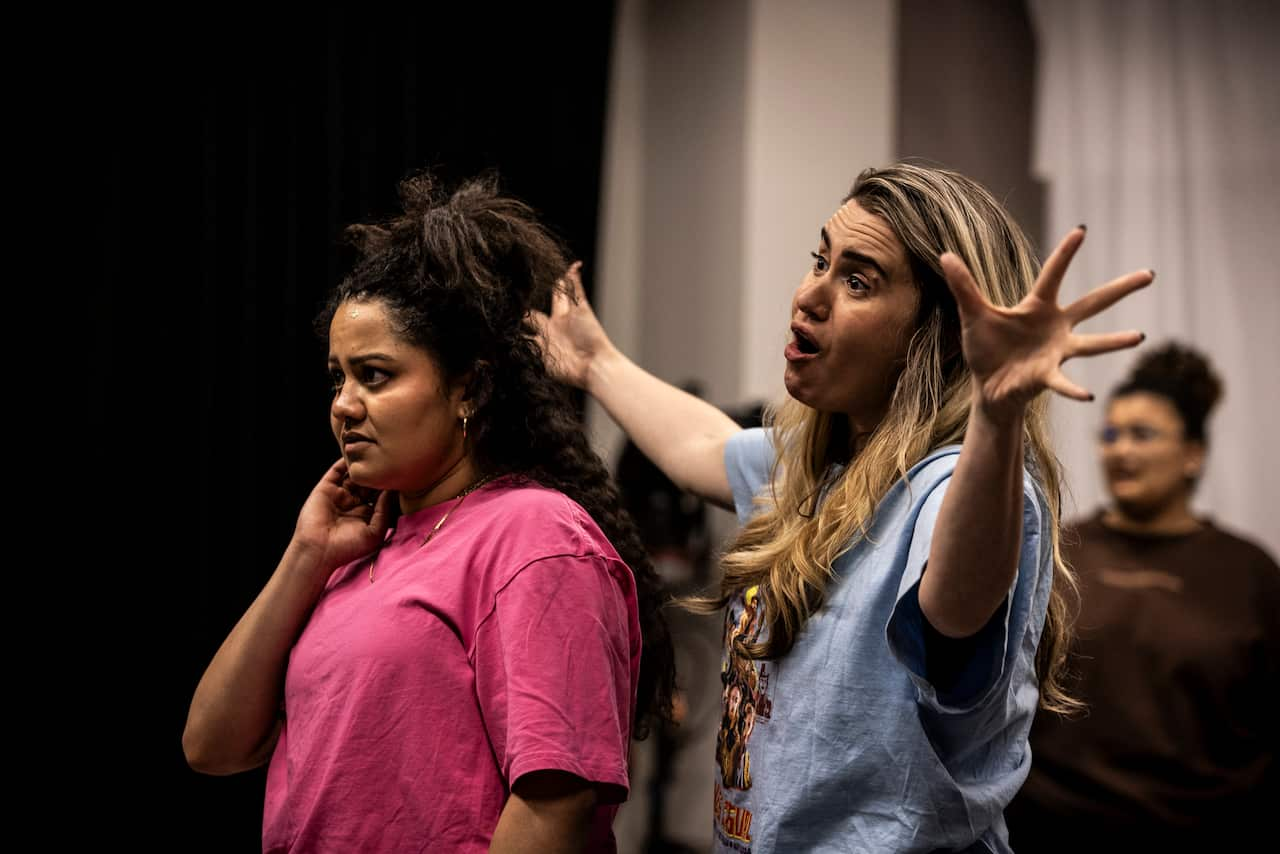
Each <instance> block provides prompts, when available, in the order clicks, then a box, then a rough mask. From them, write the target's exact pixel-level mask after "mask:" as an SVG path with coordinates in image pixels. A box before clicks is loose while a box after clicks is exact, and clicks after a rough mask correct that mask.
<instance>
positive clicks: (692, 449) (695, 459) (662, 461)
mask: <svg viewBox="0 0 1280 854" xmlns="http://www.w3.org/2000/svg"><path fill="white" fill-rule="evenodd" d="M580 266H581V265H580V264H574V265H573V266H572V267H570V268H569V272H568V273H566V274H565V284H566V288H565V290H564V291H562V292H559V293H557V294H556V297H555V301H554V303H553V305H552V310H551V315H550V316H547V315H544V314H535V315H534V321H535V322H536V323H538V324H539V325H540V327H541V328H542V330H543V334H544V340H545V344H546V352H547V366H548V368H549V370H550V371H551V373H552V375H553V376H555V377H557V378H558V379H560V380H561V381H563V382H567V383H569V384H571V385H574V386H577V387H578V388H581V389H583V390H585V391H586V392H587V393H588V394H590V395H591V396H592V397H594V398H595V399H596V400H598V401H600V404H601V405H602V406H604V408H605V411H606V412H608V413H609V415H610V417H611V418H613V420H614V421H616V422H617V423H618V426H620V427H621V428H622V429H623V430H624V431H625V432H626V434H627V435H628V436H630V437H631V440H632V441H633V442H635V443H636V446H637V447H639V448H640V450H641V451H642V452H643V453H644V454H645V455H646V456H647V457H649V459H651V460H653V462H654V463H655V464H656V465H657V466H658V468H660V469H662V471H663V472H664V473H665V474H666V475H667V477H669V478H671V480H672V481H673V482H674V483H675V484H676V485H677V486H679V487H680V488H681V489H686V490H688V491H690V492H692V493H694V494H695V495H698V496H701V497H702V498H705V499H707V500H708V501H711V502H712V503H714V504H718V505H720V506H721V507H730V508H731V507H732V506H733V492H732V491H731V489H730V488H729V478H728V475H727V474H726V473H725V468H724V445H725V442H726V441H727V440H728V439H729V437H730V436H732V435H733V434H735V433H737V432H738V431H739V430H741V429H742V428H740V427H739V426H738V424H737V423H736V422H735V421H734V420H733V419H732V418H730V417H729V416H728V415H725V414H724V413H723V412H721V411H720V410H719V409H716V408H715V407H714V406H712V405H711V404H709V403H707V402H706V401H705V400H702V399H701V398H698V397H695V396H694V395H692V394H689V393H687V392H685V391H682V390H681V389H678V388H676V387H675V386H673V385H671V384H669V383H665V382H663V381H662V380H660V379H658V378H657V377H655V376H654V375H653V374H650V373H649V372H647V371H645V370H644V369H643V368H641V367H640V366H639V365H637V364H635V363H634V362H632V361H631V360H630V359H628V358H627V357H626V356H624V355H623V354H622V353H621V352H620V351H619V350H618V349H617V348H616V347H614V346H613V343H612V342H611V341H610V340H609V337H608V335H606V334H605V331H604V328H603V327H602V326H601V325H600V321H599V320H598V319H597V318H596V315H595V312H594V311H592V310H591V306H590V305H589V304H588V303H587V300H586V297H585V296H584V295H583V292H582V279H581V277H580V273H579V269H580Z"/></svg>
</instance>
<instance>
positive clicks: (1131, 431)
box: [1098, 424, 1169, 445]
mask: <svg viewBox="0 0 1280 854" xmlns="http://www.w3.org/2000/svg"><path fill="white" fill-rule="evenodd" d="M1126 433H1127V434H1128V435H1129V438H1130V439H1131V440H1132V441H1133V442H1135V443H1136V444H1139V445H1141V444H1143V443H1145V442H1154V441H1155V440H1156V439H1163V438H1164V437H1166V436H1168V435H1169V434H1168V433H1166V432H1165V431H1163V430H1157V429H1156V428H1154V427H1148V426H1146V425H1145V424H1134V425H1133V426H1132V427H1112V426H1110V425H1108V426H1106V427H1103V428H1102V430H1100V431H1099V432H1098V441H1099V442H1101V443H1102V444H1104V445H1114V444H1115V443H1116V442H1119V441H1120V439H1121V437H1123V436H1124V435H1125V434H1126Z"/></svg>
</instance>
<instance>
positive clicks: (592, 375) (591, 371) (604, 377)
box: [582, 341, 627, 398]
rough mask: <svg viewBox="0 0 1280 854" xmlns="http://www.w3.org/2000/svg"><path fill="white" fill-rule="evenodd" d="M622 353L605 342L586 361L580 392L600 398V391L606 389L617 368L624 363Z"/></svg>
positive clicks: (624, 359) (624, 357) (624, 358)
mask: <svg viewBox="0 0 1280 854" xmlns="http://www.w3.org/2000/svg"><path fill="white" fill-rule="evenodd" d="M626 358H627V357H626V356H624V355H622V351H621V350H619V349H618V348H617V347H614V346H613V344H612V343H610V342H608V341H606V342H605V343H604V344H603V345H601V347H600V348H599V349H598V350H596V352H595V353H593V354H592V355H591V358H590V359H589V360H588V361H587V369H586V371H585V372H584V374H583V384H582V390H583V391H585V392H586V393H587V394H589V395H591V396H592V397H597V398H598V397H600V392H601V390H602V389H604V388H605V387H607V386H608V385H609V382H610V378H611V377H613V376H614V375H615V374H616V372H617V369H618V366H619V365H621V364H624V363H625V362H626Z"/></svg>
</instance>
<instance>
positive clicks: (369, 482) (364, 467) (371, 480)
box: [347, 460, 386, 489]
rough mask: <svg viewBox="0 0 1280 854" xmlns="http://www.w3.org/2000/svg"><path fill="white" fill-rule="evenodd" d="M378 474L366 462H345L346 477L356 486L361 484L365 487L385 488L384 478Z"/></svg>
mask: <svg viewBox="0 0 1280 854" xmlns="http://www.w3.org/2000/svg"><path fill="white" fill-rule="evenodd" d="M379 475H380V472H379V471H378V470H377V469H376V468H375V467H373V466H371V465H369V464H368V463H366V462H362V461H359V460H357V461H356V462H348V463H347V478H348V479H349V480H350V481H351V482H352V483H354V484H355V485H356V486H363V487H364V488H365V489H386V486H385V481H386V478H385V476H379Z"/></svg>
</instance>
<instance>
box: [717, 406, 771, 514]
mask: <svg viewBox="0 0 1280 854" xmlns="http://www.w3.org/2000/svg"><path fill="white" fill-rule="evenodd" d="M775 456H776V450H775V448H774V445H773V431H772V430H766V429H764V428H761V427H752V428H750V429H748V430H740V431H738V432H737V433H735V434H733V435H732V436H730V437H729V439H728V441H726V442H725V445H724V470H725V475H726V476H727V477H728V479H729V488H730V489H732V490H733V503H734V507H735V508H736V509H737V511H738V521H740V522H743V523H745V522H746V521H747V520H748V519H749V518H750V517H751V516H752V515H753V514H754V513H755V512H756V507H755V503H754V500H753V499H754V498H755V496H756V495H758V494H759V493H760V490H761V489H762V488H763V487H764V485H765V484H766V483H768V482H769V478H770V476H771V474H772V471H773V462H774V458H775Z"/></svg>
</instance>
